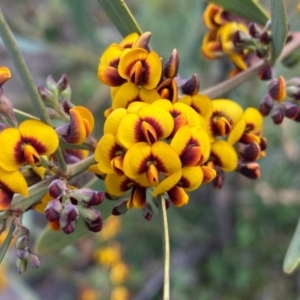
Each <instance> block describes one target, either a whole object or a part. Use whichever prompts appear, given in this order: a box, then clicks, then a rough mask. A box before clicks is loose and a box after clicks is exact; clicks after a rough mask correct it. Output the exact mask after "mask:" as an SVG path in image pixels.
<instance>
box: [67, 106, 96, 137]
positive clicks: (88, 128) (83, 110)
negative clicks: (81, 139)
mask: <svg viewBox="0 0 300 300" xmlns="http://www.w3.org/2000/svg"><path fill="white" fill-rule="evenodd" d="M70 111H76V112H78V113H79V114H80V116H81V117H82V118H83V119H85V120H86V121H87V124H88V126H86V127H85V128H86V136H88V135H89V134H90V133H91V132H92V131H93V129H94V116H93V114H92V113H91V112H90V111H89V110H88V109H87V108H86V107H84V106H74V107H72V108H71V109H70Z"/></svg>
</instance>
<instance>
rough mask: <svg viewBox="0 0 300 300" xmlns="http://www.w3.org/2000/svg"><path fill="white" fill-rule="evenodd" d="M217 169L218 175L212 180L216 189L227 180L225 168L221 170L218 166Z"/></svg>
mask: <svg viewBox="0 0 300 300" xmlns="http://www.w3.org/2000/svg"><path fill="white" fill-rule="evenodd" d="M216 171H217V175H216V177H215V178H214V179H213V180H212V185H213V187H214V188H215V189H218V190H219V189H221V188H222V186H223V184H224V181H225V174H224V172H223V170H221V169H220V168H216Z"/></svg>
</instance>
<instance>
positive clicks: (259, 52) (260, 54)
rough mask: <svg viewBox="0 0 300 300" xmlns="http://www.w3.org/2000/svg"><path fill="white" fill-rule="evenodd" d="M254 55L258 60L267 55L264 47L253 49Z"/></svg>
mask: <svg viewBox="0 0 300 300" xmlns="http://www.w3.org/2000/svg"><path fill="white" fill-rule="evenodd" d="M255 53H256V55H257V56H258V57H259V58H265V57H266V56H267V55H268V50H267V49H266V48H264V47H258V48H256V49H255Z"/></svg>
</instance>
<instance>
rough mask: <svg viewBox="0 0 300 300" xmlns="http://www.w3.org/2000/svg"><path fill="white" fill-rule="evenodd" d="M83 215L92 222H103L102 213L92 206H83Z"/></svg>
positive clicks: (87, 220)
mask: <svg viewBox="0 0 300 300" xmlns="http://www.w3.org/2000/svg"><path fill="white" fill-rule="evenodd" d="M81 215H82V216H83V218H84V219H85V221H86V222H88V223H90V224H98V223H100V222H102V216H101V213H100V212H99V211H98V210H96V209H94V208H91V207H83V208H82V209H81Z"/></svg>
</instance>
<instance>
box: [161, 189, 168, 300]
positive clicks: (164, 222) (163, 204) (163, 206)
mask: <svg viewBox="0 0 300 300" xmlns="http://www.w3.org/2000/svg"><path fill="white" fill-rule="evenodd" d="M159 203H160V206H159V211H160V216H161V223H162V225H161V227H162V233H163V234H162V235H163V248H164V296H163V300H170V240H169V227H168V218H167V209H166V201H165V198H164V195H163V194H161V198H160V201H159Z"/></svg>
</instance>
